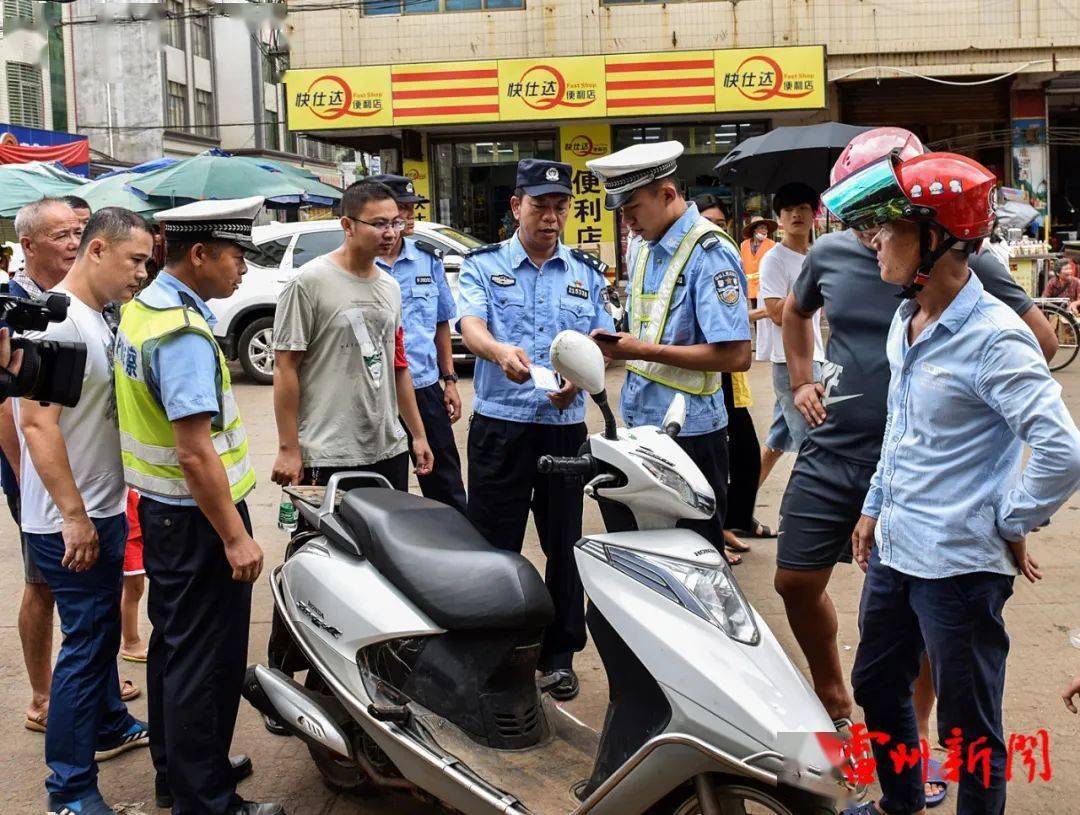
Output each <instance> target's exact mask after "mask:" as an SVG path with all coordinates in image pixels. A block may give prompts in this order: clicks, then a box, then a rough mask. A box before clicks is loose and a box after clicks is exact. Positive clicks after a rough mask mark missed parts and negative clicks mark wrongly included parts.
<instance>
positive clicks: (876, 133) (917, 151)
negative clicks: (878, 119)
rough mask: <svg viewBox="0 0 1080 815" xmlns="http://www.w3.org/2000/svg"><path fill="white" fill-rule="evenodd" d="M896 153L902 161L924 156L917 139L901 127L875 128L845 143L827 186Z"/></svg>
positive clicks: (924, 149)
mask: <svg viewBox="0 0 1080 815" xmlns="http://www.w3.org/2000/svg"><path fill="white" fill-rule="evenodd" d="M893 151H897V155H898V156H900V160H901V161H907V160H908V159H909V158H915V156H921V155H922V154H923V153H925V152H926V148H925V147H923V143H922V142H921V141H919V137H918V136H916V135H915V134H914V133H912V132H911V131H910V130H904V128H902V127H875V128H874V129H873V130H867V131H866V132H865V133H860V134H859V135H858V136H856V137H855V138H853V139H852V140H851V141H850V142H848V145H847V147H845V148H844V151H843V152H842V153H841V154H840V158H838V159H837V160H836V163H835V164H834V165H833V166H832V171H831V172H830V173H829V183H830V184H839V183H840V182H841V181H843V180H844V179H845V178H847V177H848V176H849V175H851V174H852V173H854V172H855V171H856V170H861V169H862V168H863V167H865V166H866V165H867V164H870V163H872V162H874V161H877V160H878V159H880V158H884V157H885V156H887V155H889V154H890V153H892V152H893Z"/></svg>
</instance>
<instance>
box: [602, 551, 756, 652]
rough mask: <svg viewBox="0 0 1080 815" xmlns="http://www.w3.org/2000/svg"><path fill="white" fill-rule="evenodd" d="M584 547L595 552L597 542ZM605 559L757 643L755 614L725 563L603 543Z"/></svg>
mask: <svg viewBox="0 0 1080 815" xmlns="http://www.w3.org/2000/svg"><path fill="white" fill-rule="evenodd" d="M590 543H592V544H593V546H592V547H589V548H587V549H586V551H589V553H590V554H593V555H597V554H598V552H597V551H596V549H597V547H596V546H595V544H596V543H597V542H596V541H590ZM603 548H604V554H605V555H606V560H607V561H608V563H610V564H611V565H612V566H614V567H615V568H616V569H618V570H619V571H620V572H622V573H623V574H625V575H628V576H630V577H632V578H634V579H635V580H637V581H638V582H639V583H641V584H642V585H644V586H648V587H649V588H650V589H652V590H653V591H656V592H658V593H660V594H662V595H664V596H665V597H667V598H668V599H669V600H671V601H672V602H675V603H678V604H679V605H681V606H683V607H684V608H685V609H686V610H687V611H691V612H693V613H694V614H696V615H697V616H698V617H701V619H703V620H705V621H706V622H709V623H712V624H713V625H715V626H717V627H718V628H719V629H720V630H721V631H723V632H724V633H725V634H727V635H728V636H729V637H731V638H732V639H733V640H737V641H738V642H742V643H745V644H747V645H757V644H758V641H759V640H760V639H761V634H760V632H759V631H758V627H757V623H756V622H754V613H753V610H752V609H751V608H750V604H749V603H748V602H747V601H746V598H745V597H744V596H743V593H742V591H741V590H740V589H739V586H738V584H736V583H735V578H734V577H733V576H732V574H731V570H730V569H729V568H728V566H727V564H724V563H721V564H720V565H718V566H702V565H701V564H699V563H692V562H690V561H686V560H679V559H678V558H670V557H664V556H662V555H654V554H651V553H649V552H639V551H635V550H631V549H624V548H622V547H621V546H610V545H605V546H604V547H603Z"/></svg>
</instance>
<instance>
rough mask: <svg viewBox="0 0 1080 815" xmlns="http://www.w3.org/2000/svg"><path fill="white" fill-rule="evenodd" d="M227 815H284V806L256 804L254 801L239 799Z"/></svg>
mask: <svg viewBox="0 0 1080 815" xmlns="http://www.w3.org/2000/svg"><path fill="white" fill-rule="evenodd" d="M229 815H285V807H283V806H282V805H281V804H257V803H255V802H254V801H241V802H240V803H239V804H236V805H235V807H234V808H233V809H230V810H229Z"/></svg>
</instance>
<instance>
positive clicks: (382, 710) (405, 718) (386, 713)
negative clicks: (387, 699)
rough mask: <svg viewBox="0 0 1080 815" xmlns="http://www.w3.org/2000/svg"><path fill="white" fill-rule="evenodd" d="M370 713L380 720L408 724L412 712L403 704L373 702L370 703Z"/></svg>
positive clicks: (372, 716)
mask: <svg viewBox="0 0 1080 815" xmlns="http://www.w3.org/2000/svg"><path fill="white" fill-rule="evenodd" d="M368 714H369V715H370V716H371V718H373V719H377V720H378V721H380V722H393V723H394V724H402V725H403V724H408V722H409V719H411V718H412V714H411V713H410V712H409V709H408V708H407V707H405V706H403V705H382V704H378V703H374V702H373V703H372V704H370V705H368Z"/></svg>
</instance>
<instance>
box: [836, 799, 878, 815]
mask: <svg viewBox="0 0 1080 815" xmlns="http://www.w3.org/2000/svg"><path fill="white" fill-rule="evenodd" d="M840 815H880V813H879V812H878V808H877V807H876V806H874V803H873V801H867V802H866V803H863V804H859V805H858V806H853V807H848V808H847V809H845V810H844V811H843V812H841V813H840Z"/></svg>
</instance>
